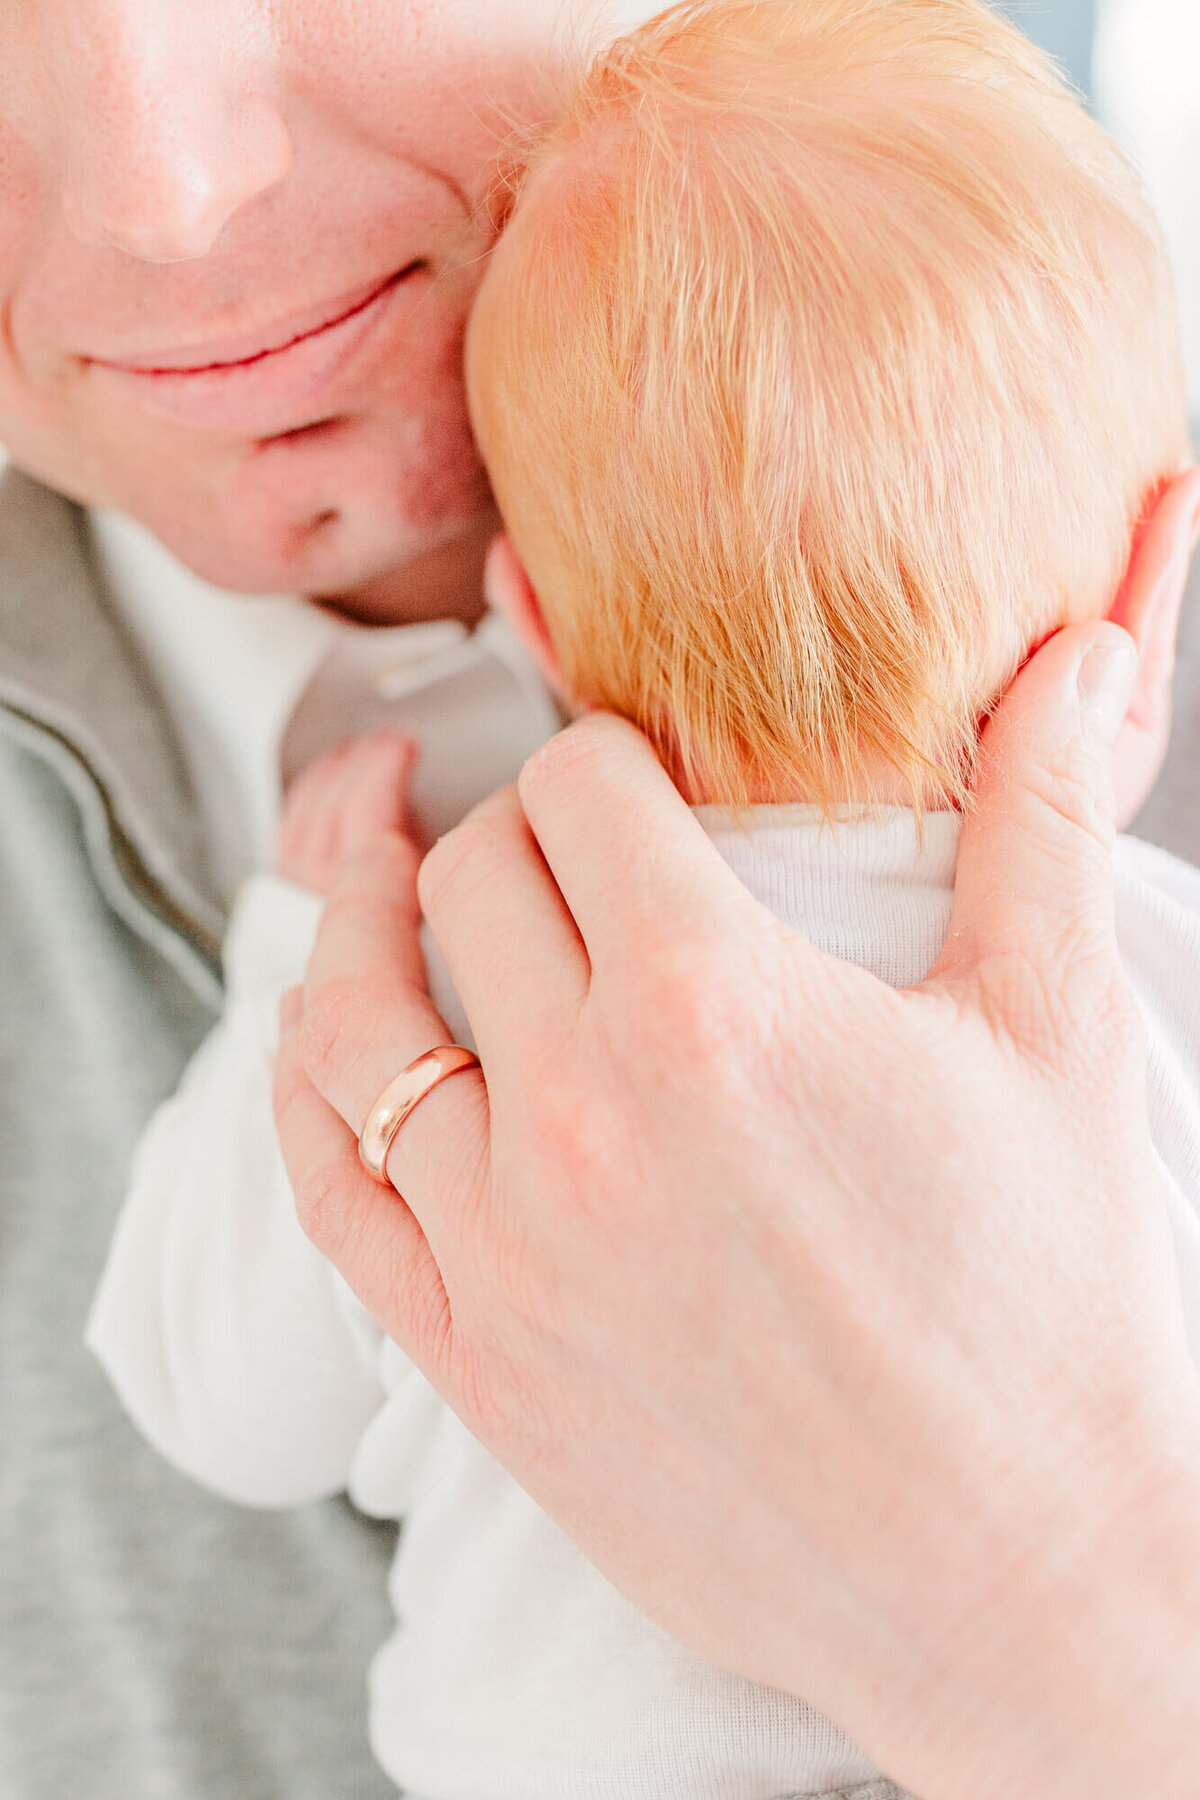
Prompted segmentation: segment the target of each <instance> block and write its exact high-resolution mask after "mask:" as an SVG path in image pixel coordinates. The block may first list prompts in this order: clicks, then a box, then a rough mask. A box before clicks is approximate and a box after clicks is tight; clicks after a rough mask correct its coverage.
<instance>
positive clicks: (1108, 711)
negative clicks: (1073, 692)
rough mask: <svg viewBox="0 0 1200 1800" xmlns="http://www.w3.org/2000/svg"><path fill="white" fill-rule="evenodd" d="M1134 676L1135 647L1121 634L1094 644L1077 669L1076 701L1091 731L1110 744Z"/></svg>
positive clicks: (1124, 711)
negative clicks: (1079, 704) (1077, 687)
mask: <svg viewBox="0 0 1200 1800" xmlns="http://www.w3.org/2000/svg"><path fill="white" fill-rule="evenodd" d="M1137 675H1138V653H1137V647H1136V645H1135V644H1134V641H1133V639H1132V638H1131V637H1127V636H1126V635H1125V634H1124V633H1122V634H1121V636H1120V637H1119V638H1118V637H1113V638H1110V639H1108V640H1106V641H1105V642H1104V643H1099V644H1094V645H1093V646H1092V648H1091V649H1090V650H1089V651H1088V653H1087V655H1086V656H1085V657H1084V659H1083V661H1082V662H1081V663H1080V665H1079V674H1078V677H1077V680H1078V683H1079V698H1080V701H1081V702H1082V704H1083V709H1084V712H1085V713H1086V714H1087V716H1088V718H1089V719H1090V720H1091V723H1092V727H1093V729H1094V730H1095V731H1096V732H1098V733H1099V735H1100V736H1101V737H1102V738H1106V739H1107V740H1108V741H1109V742H1110V743H1112V742H1115V740H1116V736H1117V733H1118V731H1120V729H1121V726H1122V724H1123V722H1124V719H1125V715H1126V713H1127V712H1128V711H1129V702H1130V701H1131V700H1132V699H1133V689H1134V684H1135V683H1136V681H1137Z"/></svg>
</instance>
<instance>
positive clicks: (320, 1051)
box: [300, 977, 369, 1093]
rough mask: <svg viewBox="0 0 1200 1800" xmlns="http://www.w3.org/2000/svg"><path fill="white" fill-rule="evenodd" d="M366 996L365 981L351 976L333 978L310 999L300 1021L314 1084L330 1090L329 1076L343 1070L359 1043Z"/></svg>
mask: <svg viewBox="0 0 1200 1800" xmlns="http://www.w3.org/2000/svg"><path fill="white" fill-rule="evenodd" d="M364 1001H368V1003H369V996H365V995H364V993H363V991H362V984H361V982H359V981H358V980H355V979H349V978H341V979H339V978H336V977H334V978H331V979H330V980H328V981H326V982H324V983H323V984H322V985H321V987H320V988H319V989H318V990H317V992H316V993H315V994H314V995H313V996H312V997H311V998H310V999H309V1001H308V1003H307V1004H306V1006H305V1008H304V1017H303V1019H302V1020H301V1024H300V1047H301V1060H302V1062H303V1065H304V1069H305V1072H306V1073H307V1075H308V1078H309V1080H310V1081H311V1082H312V1083H313V1085H314V1086H315V1087H316V1088H317V1089H318V1090H319V1091H320V1092H322V1093H325V1092H327V1091H328V1087H329V1084H330V1078H331V1077H333V1078H335V1079H336V1077H337V1075H338V1074H339V1073H341V1069H342V1064H343V1063H344V1062H345V1061H346V1059H347V1052H348V1050H349V1049H352V1048H353V1047H354V1046H355V1044H356V1034H355V1025H356V1024H358V1025H361V1021H362V1017H363V1007H364Z"/></svg>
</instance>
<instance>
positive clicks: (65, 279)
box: [0, 0, 596, 615]
mask: <svg viewBox="0 0 1200 1800" xmlns="http://www.w3.org/2000/svg"><path fill="white" fill-rule="evenodd" d="M595 10H596V9H595V7H594V6H591V7H589V8H588V9H587V16H588V17H589V18H594V17H595ZM583 15H584V6H583V4H582V0H53V3H52V4H47V0H8V3H7V4H6V5H5V7H4V9H3V17H2V18H0V309H2V310H0V440H2V441H3V442H4V443H6V444H7V445H8V447H9V449H10V450H11V452H12V455H13V457H14V459H15V460H16V461H17V462H19V463H20V464H22V465H23V466H24V467H25V468H27V469H29V470H30V471H32V472H33V473H34V474H36V475H39V476H41V477H42V478H43V479H45V480H47V481H49V482H50V483H52V484H53V485H54V486H56V487H58V488H60V489H62V490H63V491H64V492H66V493H68V494H71V495H73V496H75V497H76V498H78V499H80V500H84V501H88V502H100V503H105V504H109V505H114V506H117V507H120V508H122V509H124V510H125V511H127V512H130V513H132V514H134V515H136V516H137V517H138V518H140V519H142V520H144V521H145V523H146V524H148V525H149V526H150V527H151V528H152V530H154V531H155V532H156V533H157V534H158V535H159V536H160V537H161V538H162V539H163V541H164V542H165V543H167V544H168V545H169V546H170V547H171V548H172V549H173V550H174V551H175V552H176V553H177V554H178V555H180V556H181V557H183V558H184V560H185V561H187V562H188V563H190V564H191V565H192V566H193V567H194V568H196V569H198V570H199V571H200V572H201V573H202V574H204V575H206V576H207V577H208V578H209V579H211V580H214V581H218V582H221V583H224V584H226V585H228V586H231V587H240V588H246V589H268V590H276V589H286V590H293V591H296V590H298V591H301V592H308V593H323V594H342V595H346V596H349V597H350V598H351V599H352V600H353V598H354V597H355V596H356V595H357V596H358V599H359V602H360V604H361V608H362V610H363V611H364V612H366V613H372V612H376V613H378V612H381V611H387V610H389V609H390V610H392V611H394V612H396V613H397V614H398V615H399V614H403V612H404V611H405V610H407V603H406V602H405V601H404V599H403V598H400V599H399V600H398V601H397V598H396V590H397V571H408V578H409V579H411V578H413V577H415V578H416V580H417V586H418V587H419V585H420V577H419V574H418V572H419V571H421V570H423V569H430V568H432V569H440V570H442V571H443V572H445V571H446V570H447V569H449V570H450V571H451V574H452V577H453V578H454V579H461V578H462V577H463V576H464V575H465V574H467V573H469V572H470V571H471V570H473V568H474V566H475V565H476V564H477V560H478V556H479V554H480V548H481V546H482V543H483V541H484V540H485V538H486V536H487V534H488V532H489V531H490V529H491V525H492V522H493V515H492V511H491V502H490V498H489V495H488V490H487V484H486V480H485V477H484V474H483V470H482V468H481V466H480V464H479V461H478V458H477V455H476V453H475V450H474V447H473V444H472V441H471V435H470V430H469V427H468V423H467V417H466V408H465V403H464V398H463V388H462V378H461V368H460V364H461V350H462V336H463V328H464V322H465V317H466V312H467V308H468V304H469V301H470V297H471V294H472V292H473V290H474V288H475V286H476V284H477V281H478V278H479V275H480V273H481V265H482V261H483V258H484V257H485V255H486V251H487V248H488V245H489V241H490V236H491V226H490V225H489V223H488V213H489V209H488V208H487V207H486V206H485V205H482V204H481V203H482V202H483V201H484V200H485V198H486V195H487V193H488V190H489V187H490V185H491V182H492V180H493V176H494V171H495V162H496V152H497V147H498V145H499V143H500V142H501V141H502V140H503V138H504V137H505V135H506V134H507V133H508V131H509V129H510V128H511V126H512V124H513V122H514V120H516V121H519V122H521V123H522V124H524V123H526V122H527V121H529V120H530V119H531V118H536V116H537V113H538V110H539V94H540V95H542V96H544V95H545V94H546V92H547V84H546V82H545V73H546V70H547V68H548V66H549V64H550V62H551V59H552V55H553V52H554V49H555V47H556V45H561V44H562V43H563V42H564V41H565V39H566V36H567V34H568V33H569V32H570V31H571V29H572V27H576V26H578V24H579V22H580V19H582V17H583ZM541 104H543V105H544V104H545V101H544V98H543V100H542V102H541ZM389 591H390V596H391V597H390V598H386V599H381V595H384V594H385V593H387V592H389ZM420 605H421V601H420V598H419V597H416V599H415V601H414V610H416V609H417V608H419V607H420Z"/></svg>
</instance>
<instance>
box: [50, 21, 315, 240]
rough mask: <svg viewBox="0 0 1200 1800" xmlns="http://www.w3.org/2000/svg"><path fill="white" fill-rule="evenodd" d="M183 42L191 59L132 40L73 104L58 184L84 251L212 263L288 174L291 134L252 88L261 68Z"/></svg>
mask: <svg viewBox="0 0 1200 1800" xmlns="http://www.w3.org/2000/svg"><path fill="white" fill-rule="evenodd" d="M143 16H144V15H143ZM159 16H160V17H161V16H162V15H161V14H160V15H159ZM164 37H166V39H167V41H165V42H164V41H163V40H164ZM188 37H189V38H191V44H190V48H191V49H192V50H193V51H194V52H195V54H193V55H191V56H189V55H187V54H180V52H181V51H186V50H187V49H188V48H189V45H188V43H187V40H186V39H185V40H184V41H183V42H180V41H179V40H178V39H176V38H174V37H171V36H170V35H169V34H156V35H154V36H151V37H150V39H149V41H148V42H147V41H145V39H143V40H142V41H140V42H138V41H134V42H132V43H131V42H130V40H129V39H128V38H126V40H125V42H124V44H122V45H121V46H120V49H119V51H118V52H117V53H116V54H115V55H114V56H113V58H112V60H111V61H110V63H109V66H108V68H107V69H106V70H105V79H104V80H103V81H101V82H100V83H97V84H96V85H95V86H94V87H91V86H90V84H89V86H90V91H89V92H86V93H83V94H80V95H78V96H77V103H76V106H75V107H73V108H72V112H73V114H74V116H73V117H72V118H70V119H68V120H66V121H65V122H64V123H65V133H64V135H65V140H66V141H65V143H64V144H63V147H62V162H61V164H60V171H61V172H60V180H61V198H62V207H63V213H64V216H65V218H66V221H67V225H68V227H69V229H70V230H71V231H72V232H73V233H74V235H75V236H76V237H78V238H80V239H82V240H83V241H84V242H85V243H94V244H103V245H106V246H112V247H114V248H116V249H118V250H122V251H124V252H125V253H126V254H127V255H129V256H135V257H137V258H139V259H140V260H141V261H144V262H155V263H169V262H184V261H187V260H189V259H192V258H196V257H202V256H205V255H207V254H208V252H209V251H210V250H211V249H212V247H213V245H214V244H215V242H216V240H217V238H218V237H219V236H220V234H221V232H222V231H223V230H224V228H225V226H226V225H227V224H228V223H229V221H230V219H232V218H233V217H234V215H235V214H236V213H238V212H240V211H241V209H242V208H243V207H245V206H246V205H248V204H249V202H250V201H252V200H254V199H256V198H257V197H258V196H260V195H262V194H264V193H266V192H268V191H269V190H270V189H271V188H273V187H276V186H277V185H278V184H279V183H280V182H281V181H282V180H283V179H284V177H285V176H286V174H287V172H288V169H289V168H290V166H291V161H292V144H291V139H290V136H289V134H288V130H287V127H286V125H285V123H284V119H283V117H282V115H281V113H280V112H279V110H277V108H276V106H275V104H274V103H273V101H272V100H271V99H270V98H269V97H268V95H267V93H266V92H265V91H264V89H263V87H262V86H261V85H257V84H256V83H255V81H254V77H255V76H256V75H259V74H262V73H265V71H261V70H258V69H255V68H253V67H250V68H247V67H244V66H243V65H242V64H240V63H239V62H237V61H227V60H226V59H223V58H221V56H220V48H219V47H218V46H215V45H213V44H212V43H211V41H207V42H205V41H201V42H197V41H196V40H195V38H193V37H192V36H191V34H188Z"/></svg>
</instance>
